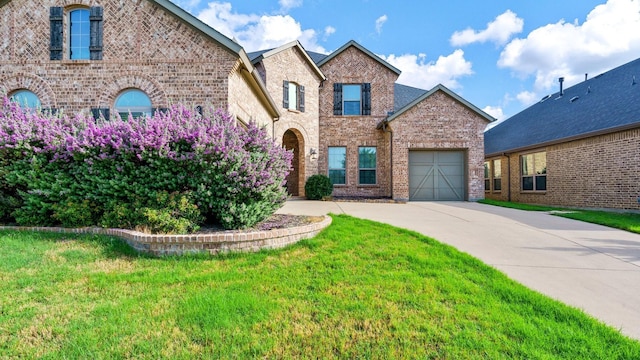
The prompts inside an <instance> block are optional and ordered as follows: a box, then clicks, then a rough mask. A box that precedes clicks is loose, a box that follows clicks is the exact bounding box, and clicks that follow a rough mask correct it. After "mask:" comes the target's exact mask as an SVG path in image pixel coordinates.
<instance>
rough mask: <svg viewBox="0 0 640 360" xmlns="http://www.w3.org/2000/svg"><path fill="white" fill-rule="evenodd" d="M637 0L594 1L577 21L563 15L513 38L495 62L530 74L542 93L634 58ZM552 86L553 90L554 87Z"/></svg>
mask: <svg viewBox="0 0 640 360" xmlns="http://www.w3.org/2000/svg"><path fill="white" fill-rule="evenodd" d="M638 29H640V0H609V1H607V3H606V4H602V5H598V6H596V7H595V8H594V9H593V10H592V11H591V12H590V13H589V14H588V15H587V18H586V21H585V22H584V23H583V24H582V25H580V24H579V23H578V22H577V21H575V22H574V23H567V22H565V21H564V20H561V21H558V22H557V23H555V24H549V25H546V26H542V27H540V28H537V29H535V30H533V31H532V32H531V33H529V35H528V36H527V37H526V38H524V39H514V40H512V41H511V42H510V43H509V44H507V45H506V46H505V48H504V50H503V51H502V53H501V54H500V59H499V61H498V66H500V67H503V68H509V69H511V70H513V72H514V73H515V74H516V75H518V76H520V77H522V78H526V77H529V76H532V75H533V76H535V83H534V88H535V90H536V91H537V92H539V93H540V92H543V91H544V92H546V91H548V90H549V89H552V88H556V87H558V77H561V76H563V77H565V80H566V81H565V87H568V86H571V85H572V83H573V84H575V83H576V82H579V81H582V80H583V79H584V74H585V73H587V72H588V73H591V75H592V76H595V75H597V74H599V73H601V72H604V71H607V70H609V69H611V68H613V67H616V66H618V65H622V64H624V63H626V62H628V61H630V60H633V59H635V58H636V57H637V56H638V53H640V31H638ZM554 91H555V89H554Z"/></svg>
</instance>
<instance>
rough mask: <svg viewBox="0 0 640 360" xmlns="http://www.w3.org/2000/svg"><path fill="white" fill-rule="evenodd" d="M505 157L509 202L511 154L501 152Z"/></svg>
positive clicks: (509, 199)
mask: <svg viewBox="0 0 640 360" xmlns="http://www.w3.org/2000/svg"><path fill="white" fill-rule="evenodd" d="M502 156H505V157H506V158H507V201H509V202H511V156H509V154H507V153H502Z"/></svg>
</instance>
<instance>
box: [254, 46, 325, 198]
mask: <svg viewBox="0 0 640 360" xmlns="http://www.w3.org/2000/svg"><path fill="white" fill-rule="evenodd" d="M256 68H257V69H258V71H259V72H260V74H261V76H262V77H263V79H265V80H266V81H265V82H266V86H267V91H268V92H269V93H270V94H271V97H272V98H273V100H274V101H275V103H276V106H277V107H278V108H279V109H280V113H281V116H280V119H279V120H278V121H277V122H275V124H274V139H275V140H276V141H279V142H282V141H283V137H284V134H285V132H286V131H287V130H291V132H292V133H293V134H294V135H295V136H296V139H297V141H298V146H297V148H298V152H296V153H294V156H295V158H296V159H295V162H296V164H297V166H298V168H296V169H295V170H294V172H295V179H297V180H296V184H295V186H292V187H290V189H289V190H290V191H294V190H295V191H294V192H292V194H294V195H299V196H304V185H305V183H306V179H308V178H309V176H311V175H314V174H317V173H318V160H317V156H315V155H314V156H313V157H312V156H311V149H312V148H313V149H314V150H315V151H316V152H317V151H318V148H319V146H320V135H319V125H318V116H319V110H318V106H319V103H318V87H319V86H320V82H321V80H322V79H321V78H320V76H319V75H318V74H317V73H316V71H314V69H313V68H312V66H311V64H309V63H308V62H307V60H306V58H305V57H304V56H303V55H302V53H301V49H300V48H299V47H298V46H292V47H289V48H286V49H283V50H282V51H279V52H277V53H275V54H272V55H270V56H267V57H265V58H264V59H263V60H262V61H261V62H260V63H259V64H257V65H256ZM284 80H286V81H290V82H293V83H296V84H298V85H302V86H304V87H305V102H304V104H305V109H304V112H301V111H295V110H289V109H285V108H284V107H283V81H284ZM291 141H293V140H291ZM292 146H293V144H290V146H289V147H288V148H292ZM293 178H294V176H292V177H291V179H293Z"/></svg>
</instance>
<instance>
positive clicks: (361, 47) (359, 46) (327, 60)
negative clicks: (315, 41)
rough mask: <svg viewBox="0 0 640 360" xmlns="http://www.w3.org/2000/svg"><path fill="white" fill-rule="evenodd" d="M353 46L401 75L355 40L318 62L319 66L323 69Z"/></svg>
mask: <svg viewBox="0 0 640 360" xmlns="http://www.w3.org/2000/svg"><path fill="white" fill-rule="evenodd" d="M351 46H353V47H355V48H357V49H358V50H360V51H362V52H363V53H365V54H367V55H368V56H369V57H371V58H372V59H374V60H376V61H377V62H379V63H380V64H381V65H383V66H384V67H386V68H387V69H389V70H391V71H393V72H394V73H396V74H397V75H400V70H398V69H397V68H395V67H394V66H393V65H391V64H389V63H388V62H386V61H384V60H382V59H381V58H380V57H379V56H378V55H376V54H374V53H372V52H371V51H369V50H368V49H367V48H365V47H364V46H362V45H360V44H358V43H357V42H355V41H353V40H351V41H349V42H348V43H346V44H344V45H342V46H341V47H340V48H339V49H338V50H336V51H334V52H332V53H331V54H329V55H327V56H325V57H324V58H322V59H320V61H318V62H317V64H318V66H319V67H322V65H324V64H326V63H328V62H329V61H331V59H333V58H334V57H336V56H338V55H339V54H340V53H342V52H343V51H345V50H346V49H348V48H350V47H351Z"/></svg>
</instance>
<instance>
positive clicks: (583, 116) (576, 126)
mask: <svg viewBox="0 0 640 360" xmlns="http://www.w3.org/2000/svg"><path fill="white" fill-rule="evenodd" d="M634 79H635V81H634ZM634 82H635V84H634ZM559 95H560V93H559V92H557V93H555V94H552V95H550V96H548V97H546V99H545V98H543V99H544V101H543V100H541V101H539V102H538V103H536V104H534V105H532V106H531V107H529V108H527V109H525V110H523V111H522V112H520V113H518V114H516V115H514V116H512V117H511V118H509V119H507V120H506V121H504V122H503V123H501V124H499V125H496V126H495V127H493V128H491V129H490V130H487V131H486V132H485V134H484V146H485V154H487V155H488V156H492V155H497V154H500V153H505V152H514V151H519V150H525V149H529V148H534V147H537V146H545V145H548V144H553V143H559V142H564V141H568V140H572V139H577V138H581V137H587V136H593V135H596V134H601V133H607V132H613V131H619V130H621V129H625V128H633V127H640V59H636V60H634V61H631V62H629V63H627V64H624V65H622V66H620V67H618V68H615V69H613V70H610V71H608V72H605V73H603V74H601V75H598V76H596V77H594V78H591V79H589V80H586V81H584V82H582V83H580V84H577V85H575V86H572V87H570V88H567V89H566V90H564V94H563V96H562V97H560V96H559Z"/></svg>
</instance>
